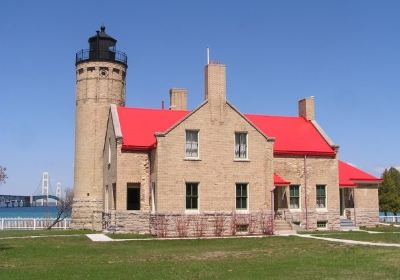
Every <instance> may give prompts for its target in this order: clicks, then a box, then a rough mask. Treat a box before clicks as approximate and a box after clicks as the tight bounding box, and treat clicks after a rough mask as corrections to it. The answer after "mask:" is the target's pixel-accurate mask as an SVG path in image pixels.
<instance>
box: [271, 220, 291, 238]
mask: <svg viewBox="0 0 400 280" xmlns="http://www.w3.org/2000/svg"><path fill="white" fill-rule="evenodd" d="M274 234H275V235H290V234H296V231H295V230H293V229H292V226H291V225H290V224H289V223H288V222H287V221H285V220H275V221H274Z"/></svg>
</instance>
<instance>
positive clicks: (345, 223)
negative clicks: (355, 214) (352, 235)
mask: <svg viewBox="0 0 400 280" xmlns="http://www.w3.org/2000/svg"><path fill="white" fill-rule="evenodd" d="M340 229H341V230H343V231H350V230H359V227H356V226H354V223H353V221H352V220H350V219H340Z"/></svg>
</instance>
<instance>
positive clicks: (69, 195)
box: [47, 189, 74, 229]
mask: <svg viewBox="0 0 400 280" xmlns="http://www.w3.org/2000/svg"><path fill="white" fill-rule="evenodd" d="M73 200H74V192H73V191H72V190H71V189H66V191H65V197H64V198H60V200H59V201H58V203H57V215H56V218H55V219H54V221H53V223H52V224H51V225H49V226H48V227H47V229H51V228H52V227H53V226H55V225H56V224H57V223H59V222H61V221H63V220H64V219H65V218H67V217H68V216H69V215H70V214H71V210H72V202H73Z"/></svg>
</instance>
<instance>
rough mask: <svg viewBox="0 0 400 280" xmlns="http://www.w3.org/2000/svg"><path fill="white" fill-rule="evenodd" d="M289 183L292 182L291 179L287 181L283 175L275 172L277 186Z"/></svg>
mask: <svg viewBox="0 0 400 280" xmlns="http://www.w3.org/2000/svg"><path fill="white" fill-rule="evenodd" d="M289 184H290V182H289V181H286V180H285V179H283V178H282V177H281V176H279V175H278V174H277V173H274V185H275V186H277V187H280V186H287V185H289Z"/></svg>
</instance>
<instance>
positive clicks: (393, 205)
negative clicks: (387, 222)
mask: <svg viewBox="0 0 400 280" xmlns="http://www.w3.org/2000/svg"><path fill="white" fill-rule="evenodd" d="M382 179H383V182H382V186H381V187H380V188H379V208H380V210H381V211H383V212H385V214H386V213H387V212H392V213H393V214H394V215H396V214H397V213H399V212H400V171H399V170H397V169H396V168H394V167H391V168H389V169H385V171H384V172H383V174H382Z"/></svg>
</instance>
